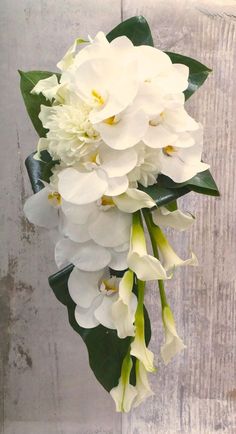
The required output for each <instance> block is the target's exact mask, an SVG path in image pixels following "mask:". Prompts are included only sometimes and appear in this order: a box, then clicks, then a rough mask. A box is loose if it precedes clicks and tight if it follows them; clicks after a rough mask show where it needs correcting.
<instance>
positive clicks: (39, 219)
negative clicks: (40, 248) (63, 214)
mask: <svg viewBox="0 0 236 434" xmlns="http://www.w3.org/2000/svg"><path fill="white" fill-rule="evenodd" d="M60 204H61V197H60V195H59V193H58V192H55V191H53V190H52V189H51V187H50V185H49V184H46V186H45V187H44V188H42V190H40V191H38V192H37V193H36V194H33V196H30V197H29V198H28V199H27V200H26V202H25V204H24V213H25V215H26V217H27V219H28V220H29V221H30V223H33V224H35V225H37V226H42V227H44V228H47V229H52V228H55V227H56V226H57V225H58V224H59V214H58V208H59V207H60Z"/></svg>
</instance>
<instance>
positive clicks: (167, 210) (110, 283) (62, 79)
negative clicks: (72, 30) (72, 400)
mask: <svg viewBox="0 0 236 434" xmlns="http://www.w3.org/2000/svg"><path fill="white" fill-rule="evenodd" d="M57 66H58V68H59V69H60V71H61V73H60V74H59V73H52V72H43V71H30V72H22V71H20V75H21V91H22V95H23V98H24V101H25V104H26V108H27V111H28V113H29V116H30V118H31V120H32V122H33V125H34V127H35V129H36V131H37V132H38V134H39V136H40V139H39V142H38V146H37V152H36V153H34V154H32V155H30V156H29V157H28V158H27V160H26V166H27V169H28V173H29V176H30V180H31V183H32V187H33V190H34V193H35V194H34V195H33V196H32V197H30V198H29V199H28V200H27V201H26V203H25V206H24V212H25V215H26V217H27V218H28V220H29V221H30V222H32V223H34V224H36V225H39V226H42V227H46V228H48V229H54V230H56V231H57V236H56V238H57V242H56V245H55V261H56V264H57V266H58V267H59V268H61V267H65V268H64V269H63V270H61V271H59V272H58V273H56V274H54V275H53V276H51V277H50V278H49V283H50V286H51V287H52V289H53V291H54V293H55V295H56V297H57V298H58V299H59V300H60V301H61V302H62V303H63V304H64V305H66V306H67V308H68V315H69V321H70V324H71V326H72V327H73V328H74V329H75V331H76V332H77V333H79V334H80V336H81V337H82V338H83V340H84V342H85V344H86V346H87V348H88V352H89V362H90V366H91V368H92V370H93V371H94V374H95V375H96V377H97V379H98V381H100V383H101V384H102V385H103V386H104V387H105V389H106V390H107V391H109V392H110V394H111V396H112V398H113V399H114V401H115V404H116V409H117V411H125V412H127V411H129V410H130V408H131V407H132V406H134V407H135V406H137V405H139V404H140V403H141V402H142V401H143V400H144V399H145V398H147V397H148V396H150V395H151V394H152V393H153V392H152V390H151V388H150V386H149V383H148V373H150V372H155V366H154V355H153V353H152V352H151V351H150V350H149V349H148V344H149V341H150V337H151V325H150V321H149V317H148V313H147V311H146V309H145V307H144V297H145V295H146V291H145V284H146V282H147V281H151V280H155V281H157V283H158V286H159V293H160V300H161V306H162V322H163V327H164V335H165V340H164V343H163V345H162V347H161V350H160V352H161V356H162V359H163V361H164V363H168V362H169V361H170V359H171V358H172V357H174V356H175V355H176V354H177V353H178V352H179V351H180V350H182V349H183V348H184V347H185V345H184V343H183V341H182V340H181V339H180V337H179V336H178V334H177V331H176V325H175V321H174V317H173V313H172V311H171V308H170V306H169V304H168V301H167V297H166V294H165V290H164V281H165V280H167V281H168V279H171V278H172V277H173V275H174V273H175V269H176V267H179V266H183V265H197V259H196V257H195V255H194V254H193V253H191V254H190V256H189V257H188V258H187V259H181V258H180V257H179V256H178V255H177V253H175V251H174V250H173V248H172V247H171V245H170V244H169V242H168V240H167V238H166V235H165V234H164V232H163V228H165V227H168V226H170V227H172V228H174V229H177V230H180V231H182V230H185V229H187V228H188V227H189V226H190V225H192V223H193V222H194V217H193V216H192V215H191V214H189V213H184V212H182V211H181V210H180V209H179V208H178V206H177V198H178V197H180V196H182V195H184V194H186V193H188V192H189V191H196V192H198V193H203V194H209V195H215V196H217V195H218V194H219V192H218V189H217V187H216V184H215V182H214V180H213V178H212V176H211V174H210V172H209V170H208V168H209V166H208V164H206V163H204V162H202V160H201V155H202V147H203V128H202V125H201V124H200V123H199V122H197V121H196V120H194V119H193V118H192V117H191V116H190V115H189V114H188V113H187V111H186V109H185V101H186V99H188V98H189V97H190V96H191V95H192V94H193V93H194V92H195V91H196V90H197V89H198V88H199V86H201V85H202V83H203V82H204V81H205V79H206V78H207V76H208V74H209V72H210V69H208V68H207V67H206V66H204V65H202V64H201V63H199V62H197V61H196V60H194V59H191V58H188V57H185V56H182V55H180V54H175V53H165V52H163V51H161V50H159V49H157V48H154V47H153V40H152V36H151V33H150V29H149V26H148V24H147V22H146V20H145V19H144V18H143V17H133V18H131V19H129V20H127V21H125V22H123V23H121V24H119V25H118V26H117V27H116V28H115V29H114V30H112V31H111V32H110V33H109V34H108V35H107V36H105V35H104V33H103V32H99V33H98V34H97V35H96V36H95V37H94V38H93V39H92V38H91V37H89V38H88V40H86V41H85V40H83V39H76V40H75V42H74V43H73V45H72V46H71V47H70V48H69V50H68V51H67V53H66V54H65V56H64V57H63V59H62V60H61V61H60V62H59V63H58V64H57ZM145 227H146V229H147V233H148V234H149V237H150V241H151V245H152V253H150V252H149V250H148V247H147V241H146V234H145Z"/></svg>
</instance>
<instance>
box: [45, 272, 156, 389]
mask: <svg viewBox="0 0 236 434" xmlns="http://www.w3.org/2000/svg"><path fill="white" fill-rule="evenodd" d="M72 269H73V266H68V267H66V268H65V269H64V270H62V271H59V272H58V273H56V274H53V275H52V276H50V277H49V284H50V286H51V288H52V290H53V292H54V294H55V296H56V297H57V299H58V300H59V301H60V302H61V303H62V304H64V305H65V306H66V307H67V311H68V317H69V322H70V325H71V327H72V328H73V329H74V330H75V331H76V333H78V334H79V335H80V336H81V337H82V339H83V341H84V343H85V344H86V346H87V350H88V354H89V364H90V367H91V369H92V370H93V372H94V375H95V376H96V378H97V380H98V381H99V382H100V383H101V384H102V385H103V387H104V388H105V389H106V390H107V391H110V390H111V389H112V388H113V387H114V386H116V385H117V384H118V380H119V377H120V372H121V365H122V361H123V358H124V357H125V355H126V353H127V351H128V348H129V345H130V343H131V339H132V338H129V337H128V338H125V339H119V338H118V337H117V333H116V331H115V330H111V329H107V328H106V327H103V326H102V325H99V326H98V327H95V328H93V329H84V328H82V327H80V326H79V325H78V324H77V322H76V320H75V316H74V311H75V306H76V305H75V303H74V302H73V300H72V299H71V297H70V295H69V292H68V286H67V281H68V278H69V275H70V273H71V271H72ZM85 290H86V288H85ZM145 332H146V343H147V344H148V343H149V341H150V338H151V328H150V320H149V317H148V314H147V311H146V310H145Z"/></svg>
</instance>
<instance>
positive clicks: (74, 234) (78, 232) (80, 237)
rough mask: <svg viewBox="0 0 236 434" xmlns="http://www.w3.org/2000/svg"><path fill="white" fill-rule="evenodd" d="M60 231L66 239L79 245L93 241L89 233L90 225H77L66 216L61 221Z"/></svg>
mask: <svg viewBox="0 0 236 434" xmlns="http://www.w3.org/2000/svg"><path fill="white" fill-rule="evenodd" d="M60 230H61V233H62V234H63V235H64V236H65V237H68V238H70V240H72V241H75V242H77V243H84V242H85V241H88V240H90V239H91V236H90V234H89V232H88V225H87V224H86V223H85V224H82V225H81V224H75V223H72V222H71V221H70V220H69V219H68V218H66V217H65V216H64V217H63V218H62V219H61V225H60Z"/></svg>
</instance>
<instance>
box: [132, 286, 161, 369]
mask: <svg viewBox="0 0 236 434" xmlns="http://www.w3.org/2000/svg"><path fill="white" fill-rule="evenodd" d="M144 289H145V283H144V282H143V281H140V280H139V281H138V306H137V310H136V313H135V337H134V340H133V341H132V343H131V346H130V354H131V356H134V357H136V358H137V359H138V360H140V361H141V362H142V363H143V365H144V367H145V369H146V371H148V372H154V371H155V370H156V369H155V367H154V364H153V361H154V354H153V353H152V351H150V350H149V349H148V348H147V346H146V342H145V327H144V313H143V300H144Z"/></svg>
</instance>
